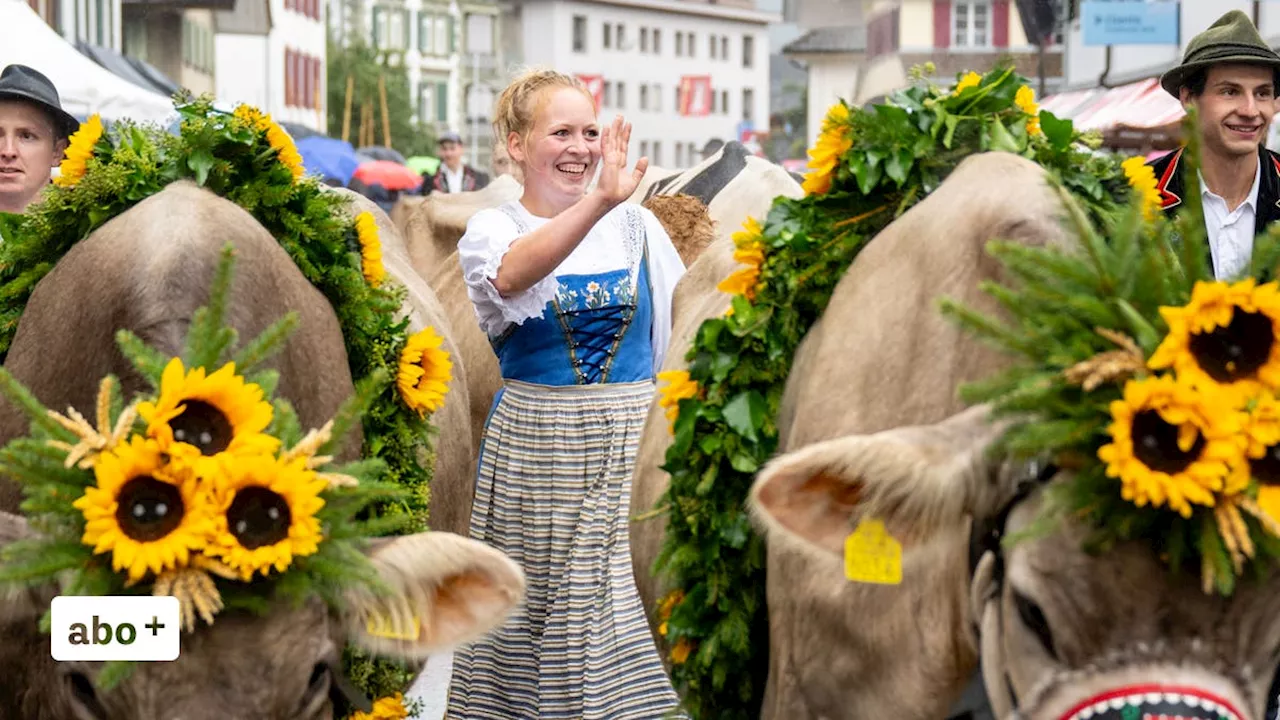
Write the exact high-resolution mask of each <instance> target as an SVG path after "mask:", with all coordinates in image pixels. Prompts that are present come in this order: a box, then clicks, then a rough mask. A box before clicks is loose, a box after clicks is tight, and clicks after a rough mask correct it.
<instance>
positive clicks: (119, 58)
mask: <svg viewBox="0 0 1280 720" xmlns="http://www.w3.org/2000/svg"><path fill="white" fill-rule="evenodd" d="M76 49H77V50H79V51H80V52H81V53H83V54H84V55H85V56H86V57H88V58H89V59H90V60H93V61H94V62H96V63H98V64H99V65H101V66H102V67H104V68H106V69H108V70H110V71H111V72H112V73H115V74H116V75H117V76H119V77H122V78H124V79H125V80H128V81H129V82H131V83H133V84H134V85H137V86H138V87H140V88H145V89H147V90H151V91H152V92H158V93H160V94H162V95H172V94H173V93H175V92H177V91H178V89H179V88H178V84H177V83H175V82H174V81H173V80H171V79H169V77H168V76H166V75H165V74H164V73H163V72H161V71H160V70H159V69H158V68H156V67H155V66H154V65H151V64H150V63H147V62H145V61H143V60H139V59H137V58H131V57H126V56H124V55H121V54H120V53H118V52H116V51H115V50H112V49H111V48H107V47H102V46H100V45H93V44H91V43H87V42H85V41H83V40H77V41H76Z"/></svg>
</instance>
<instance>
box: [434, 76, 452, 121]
mask: <svg viewBox="0 0 1280 720" xmlns="http://www.w3.org/2000/svg"><path fill="white" fill-rule="evenodd" d="M436 122H441V123H443V122H449V83H447V82H438V83H436Z"/></svg>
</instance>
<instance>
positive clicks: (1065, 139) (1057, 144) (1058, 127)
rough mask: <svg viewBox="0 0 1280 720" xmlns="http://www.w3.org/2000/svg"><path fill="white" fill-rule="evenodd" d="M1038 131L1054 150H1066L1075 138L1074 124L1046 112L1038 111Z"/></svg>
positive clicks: (1069, 120) (1068, 119)
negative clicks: (1042, 132)
mask: <svg viewBox="0 0 1280 720" xmlns="http://www.w3.org/2000/svg"><path fill="white" fill-rule="evenodd" d="M1040 129H1041V130H1043V131H1044V136H1045V137H1046V138H1048V139H1049V144H1050V145H1052V146H1053V147H1054V148H1055V149H1058V150H1066V149H1067V148H1068V147H1070V145H1071V139H1072V138H1073V137H1074V136H1075V123H1073V122H1071V119H1070V118H1067V119H1062V118H1059V117H1058V116H1057V115H1054V114H1053V113H1051V112H1049V111H1048V110H1041V111H1040Z"/></svg>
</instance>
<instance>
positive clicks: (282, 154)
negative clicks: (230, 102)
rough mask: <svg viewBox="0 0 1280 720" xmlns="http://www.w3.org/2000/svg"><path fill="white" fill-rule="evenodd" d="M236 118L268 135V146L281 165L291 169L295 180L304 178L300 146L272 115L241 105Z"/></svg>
mask: <svg viewBox="0 0 1280 720" xmlns="http://www.w3.org/2000/svg"><path fill="white" fill-rule="evenodd" d="M235 116H236V117H237V118H239V119H240V120H242V121H244V122H245V123H248V124H249V125H252V126H253V127H254V128H255V129H257V130H258V131H259V132H263V133H266V135H267V144H268V145H270V146H271V147H272V149H274V150H275V151H276V157H277V158H278V159H279V160H280V164H281V165H284V166H285V167H286V168H288V169H289V172H291V173H292V174H293V179H294V180H297V179H298V178H300V177H302V172H303V169H302V155H300V154H298V146H297V145H295V144H294V143H293V138H291V137H289V133H287V132H285V131H284V128H282V127H280V126H279V125H277V124H276V121H274V120H272V119H271V116H270V115H266V114H263V113H262V111H260V110H258V109H257V108H255V107H252V106H250V105H240V106H239V107H237V108H236V109H235Z"/></svg>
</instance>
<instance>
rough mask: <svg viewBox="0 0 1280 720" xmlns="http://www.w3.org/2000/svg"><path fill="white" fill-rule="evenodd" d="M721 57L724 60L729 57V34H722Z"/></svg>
mask: <svg viewBox="0 0 1280 720" xmlns="http://www.w3.org/2000/svg"><path fill="white" fill-rule="evenodd" d="M720 59H722V60H728V59H729V36H728V35H721V36H720Z"/></svg>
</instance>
